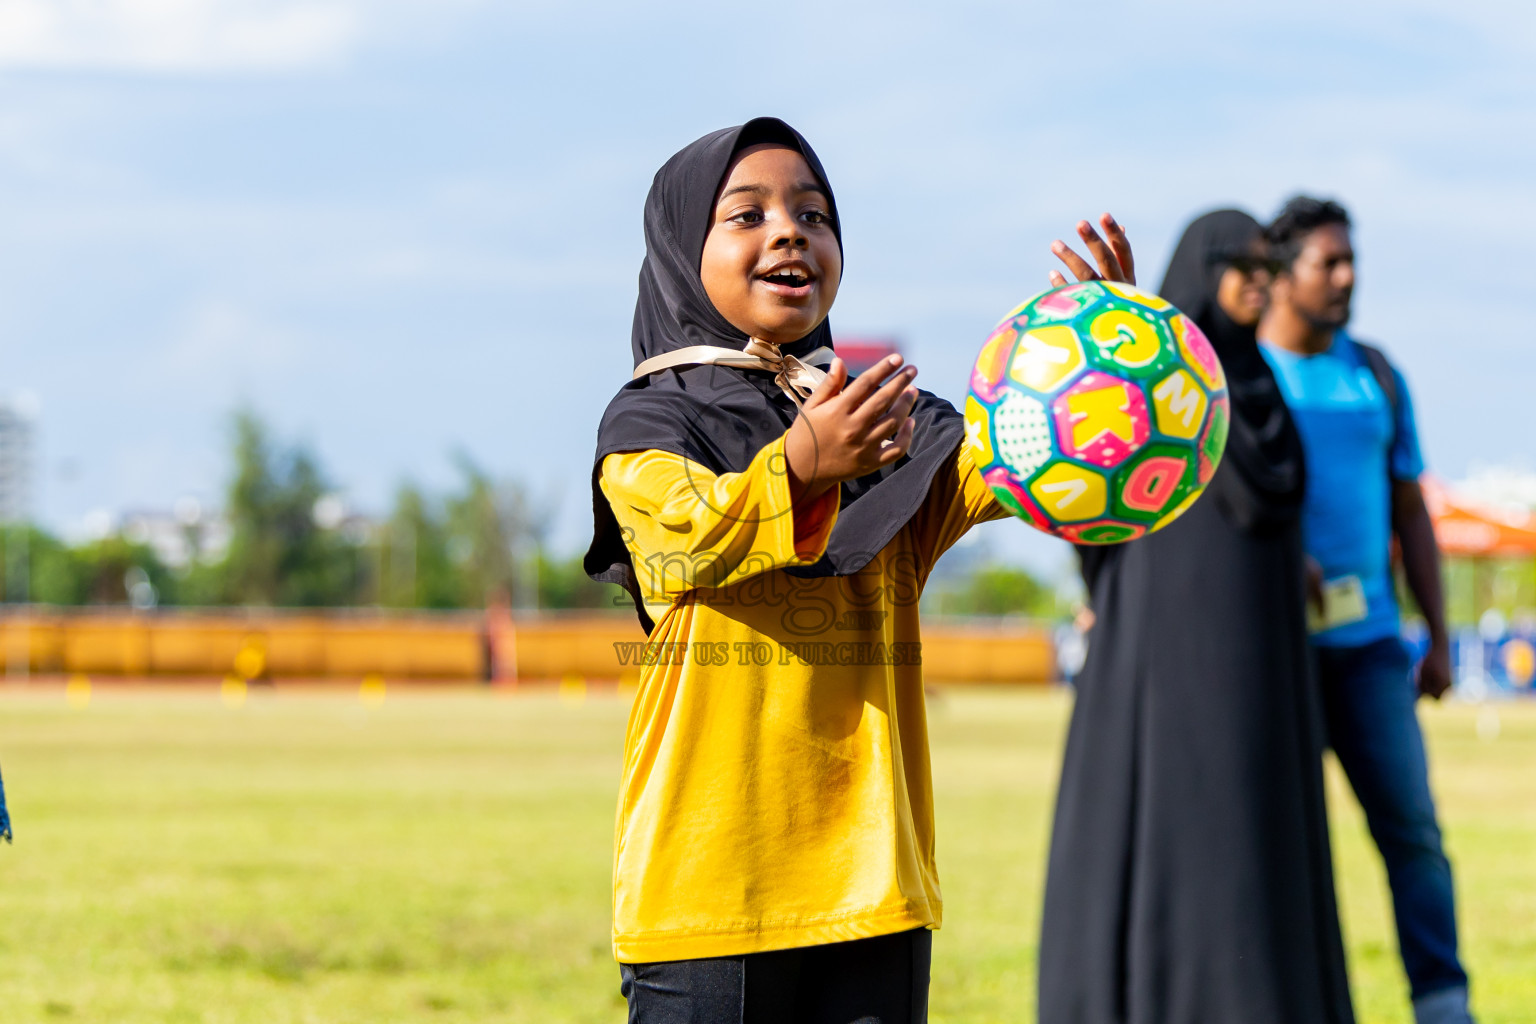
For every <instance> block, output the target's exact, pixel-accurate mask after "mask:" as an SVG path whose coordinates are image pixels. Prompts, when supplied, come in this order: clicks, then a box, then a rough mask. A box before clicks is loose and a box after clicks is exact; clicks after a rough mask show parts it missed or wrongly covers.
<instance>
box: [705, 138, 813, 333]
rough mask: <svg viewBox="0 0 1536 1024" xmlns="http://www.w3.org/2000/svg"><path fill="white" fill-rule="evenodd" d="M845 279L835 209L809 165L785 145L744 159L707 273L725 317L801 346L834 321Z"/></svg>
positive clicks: (723, 190)
mask: <svg viewBox="0 0 1536 1024" xmlns="http://www.w3.org/2000/svg"><path fill="white" fill-rule="evenodd" d="M842 274H843V253H842V249H841V247H840V246H839V245H838V241H837V235H836V234H835V233H834V232H833V230H832V204H831V203H829V202H828V201H827V195H826V193H825V192H824V191H823V190H822V187H821V185H820V184H818V183H817V181H816V175H815V174H813V173H811V168H810V166H809V165H808V164H807V163H806V162H805V158H804V157H803V156H801V155H800V154H799V153H798V152H796V151H795V150H793V149H791V148H789V147H788V146H784V145H780V144H778V143H762V144H760V145H756V146H748V147H747V148H746V149H743V150H742V151H741V152H740V153H738V154H737V155H736V158H735V159H734V160H733V161H732V162H731V167H730V170H728V171H727V172H726V175H725V183H724V184H722V185H721V186H720V194H719V196H718V197H716V199H715V214H714V219H713V221H712V222H711V225H710V229H709V234H708V235H707V236H706V237H705V239H704V256H703V259H702V260H701V262H700V265H699V277H700V278H702V279H703V282H704V291H705V292H706V293H707V294H708V295H709V299H710V301H711V302H713V303H714V304H715V308H716V309H718V310H719V311H720V315H721V316H723V317H725V318H726V319H727V320H729V321H730V322H731V324H732V325H733V326H735V327H736V328H737V329H738V330H740V331H742V332H743V333H744V334H746V335H747V336H748V337H751V338H757V339H758V340H760V341H766V342H768V343H769V344H773V345H787V344H789V343H790V342H793V341H799V340H800V339H801V338H803V337H805V336H806V335H807V334H809V333H811V331H813V330H815V328H816V326H817V325H818V324H820V323H821V322H822V321H823V320H825V319H826V318H827V311H828V310H830V309H831V308H832V300H833V299H835V298H837V285H838V282H839V280H840V279H841V278H842Z"/></svg>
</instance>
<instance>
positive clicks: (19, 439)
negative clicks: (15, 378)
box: [0, 401, 33, 523]
mask: <svg viewBox="0 0 1536 1024" xmlns="http://www.w3.org/2000/svg"><path fill="white" fill-rule="evenodd" d="M32 419H33V417H32V413H31V411H30V410H29V409H27V408H26V407H25V405H24V404H23V403H21V402H12V401H0V522H5V523H18V522H25V521H26V520H28V519H30V518H31V514H32Z"/></svg>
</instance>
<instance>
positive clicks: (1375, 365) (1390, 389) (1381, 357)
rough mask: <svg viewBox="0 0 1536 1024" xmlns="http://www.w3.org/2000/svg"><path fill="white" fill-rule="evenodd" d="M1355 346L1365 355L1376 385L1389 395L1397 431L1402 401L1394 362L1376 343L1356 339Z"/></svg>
mask: <svg viewBox="0 0 1536 1024" xmlns="http://www.w3.org/2000/svg"><path fill="white" fill-rule="evenodd" d="M1351 340H1353V339H1351ZM1355 346H1356V347H1357V348H1359V349H1360V354H1361V355H1363V356H1365V365H1367V366H1369V367H1370V368H1371V376H1373V377H1375V378H1376V386H1377V387H1379V388H1381V393H1382V394H1383V395H1386V396H1387V405H1388V406H1390V407H1391V409H1392V424H1393V431H1394V433H1395V432H1396V426H1397V413H1398V408H1397V407H1398V405H1399V404H1400V403H1401V401H1402V398H1401V396H1399V395H1398V393H1397V373H1396V371H1394V370H1393V369H1392V364H1391V363H1390V362H1388V361H1387V354H1386V353H1385V352H1383V351H1382V350H1381V349H1379V348H1377V347H1376V346H1375V345H1367V344H1366V343H1365V342H1363V341H1356V342H1355Z"/></svg>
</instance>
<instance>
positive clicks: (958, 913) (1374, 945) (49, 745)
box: [0, 687, 1536, 1024]
mask: <svg viewBox="0 0 1536 1024" xmlns="http://www.w3.org/2000/svg"><path fill="white" fill-rule="evenodd" d="M1068 701H1069V698H1068V697H1067V696H1066V695H1065V694H1063V693H1060V692H1050V693H1047V692H1040V691H1034V692H1001V691H986V692H983V691H959V690H957V691H948V692H945V693H942V694H940V695H938V696H937V697H935V698H934V700H933V713H932V718H933V722H932V730H933V747H934V758H933V759H934V771H935V775H936V784H937V787H938V801H939V804H938V808H939V836H940V865H941V869H942V872H943V877H944V886H945V904H946V906H945V913H946V917H947V924H946V926H945V928H944V929H943V931H942V932H940V933H939V935H938V937H937V938H936V941H935V945H934V959H935V962H934V974H933V996H932V1013H933V1019H934V1020H935V1021H941V1022H961V1021H977V1022H979V1021H1010V1022H1012V1021H1019V1020H1028V1019H1032V1009H1031V1008H1032V1006H1033V989H1034V967H1033V962H1034V945H1035V929H1036V925H1037V920H1038V916H1037V915H1038V907H1039V897H1040V887H1041V881H1042V858H1043V853H1044V848H1045V842H1046V824H1047V821H1048V815H1049V808H1050V802H1051V797H1052V791H1053V787H1054V784H1055V776H1056V771H1057V759H1058V756H1059V748H1060V743H1061V739H1062V733H1063V727H1064V723H1065V718H1066V713H1067V709H1068ZM627 708H628V703H627V701H626V700H625V699H624V698H622V697H619V696H616V695H612V694H609V695H594V696H592V697H590V698H588V699H585V700H579V701H578V700H575V699H572V695H567V699H561V698H560V697H559V696H557V695H556V694H555V693H553V692H546V693H544V694H535V695H519V696H506V695H499V694H492V693H488V692H479V691H477V692H455V693H439V694H422V693H416V694H397V693H393V692H392V693H391V694H390V695H389V698H388V699H387V700H386V701H385V702H384V703H383V704H382V705H381V706H378V707H375V708H368V707H365V706H364V705H363V704H362V703H360V702H359V699H358V696H357V694H356V693H351V692H347V693H343V692H341V691H336V690H333V691H318V692H307V693H306V692H293V691H287V692H279V693H276V694H272V693H253V694H252V695H251V697H250V699H249V700H248V701H247V702H246V703H245V704H244V706H243V707H239V708H229V707H226V706H225V705H224V704H223V703H222V702H221V699H220V697H219V694H218V693H217V691H214V690H190V689H188V690H181V691H166V690H159V691H144V690H113V689H111V688H106V687H98V688H97V691H96V693H95V695H94V697H93V699H92V700H91V702H90V704H89V706H88V707H85V708H81V709H76V708H72V707H71V706H70V705H69V704H68V703H67V702H66V700H65V695H64V691H63V689H62V688H42V687H34V688H30V689H23V690H15V689H12V690H5V689H0V767H3V770H4V775H5V783H6V789H7V793H8V795H9V797H10V801H11V805H12V807H11V809H12V812H13V815H14V817H15V819H16V828H17V841H16V844H15V845H14V846H11V847H5V846H0V1017H3V1019H4V1020H5V1021H7V1022H15V1024H21V1022H29V1021H46V1022H51V1024H57V1022H61V1021H93V1022H94V1021H101V1022H107V1024H150V1022H154V1024H164V1022H194V1021H200V1022H209V1024H214V1022H229V1024H247V1022H249V1024H257V1022H260V1024H285V1022H313V1024H343V1022H366V1024H381V1022H388V1021H433V1022H436V1021H441V1022H471V1021H477V1022H478V1021H518V1022H524V1021H526V1022H540V1024H543V1022H557V1021H593V1022H597V1021H601V1022H607V1024H618V1022H620V1021H622V1020H623V1016H624V1015H623V1005H622V1002H621V1001H620V999H619V996H618V972H617V970H616V968H615V967H614V965H613V963H612V960H611V957H610V954H609V950H608V907H609V847H610V843H611V839H612V820H613V819H612V815H613V799H614V791H615V787H616V783H617V777H618V772H619V747H620V742H621V737H622V733H623V726H624V718H625V715H626V712H627ZM1424 718H1425V721H1426V724H1427V726H1428V730H1429V733H1430V742H1431V753H1432V757H1433V759H1434V768H1435V781H1436V786H1437V789H1438V793H1439V796H1440V801H1441V810H1442V817H1443V824H1444V825H1445V827H1446V831H1447V836H1448V842H1449V846H1450V851H1451V855H1452V857H1453V859H1454V860H1455V863H1456V867H1457V870H1458V882H1459V884H1460V893H1461V899H1462V904H1461V907H1462V930H1463V937H1464V945H1465V952H1466V955H1467V959H1468V961H1469V964H1470V966H1471V968H1472V970H1473V972H1474V986H1475V1001H1476V1008H1477V1010H1478V1011H1479V1013H1480V1019H1481V1021H1482V1022H1483V1024H1514V1022H1525V1021H1533V1020H1536V705H1533V704H1525V705H1520V706H1501V707H1499V708H1498V709H1497V710H1494V709H1492V708H1483V709H1479V708H1476V707H1467V706H1448V707H1434V708H1429V709H1426V711H1425V713H1424ZM1495 727H1497V735H1494V733H1495ZM1330 797H1331V800H1332V808H1333V811H1334V819H1333V820H1334V825H1335V832H1336V846H1335V850H1336V856H1337V858H1338V870H1339V884H1340V890H1341V894H1342V902H1343V907H1344V913H1345V933H1346V938H1347V940H1348V943H1349V948H1350V956H1351V966H1352V969H1353V977H1354V984H1355V1001H1356V1007H1357V1010H1358V1012H1359V1016H1360V1019H1361V1021H1362V1022H1364V1024H1386V1022H1406V1021H1408V1020H1409V1019H1410V1015H1409V1013H1408V1009H1407V1002H1406V996H1405V994H1404V983H1403V981H1402V977H1401V972H1400V969H1399V967H1398V965H1397V959H1396V952H1395V948H1396V947H1395V942H1394V940H1393V938H1392V933H1391V926H1390V921H1391V918H1390V908H1389V904H1388V902H1387V899H1386V894H1385V883H1384V880H1383V876H1382V872H1381V869H1380V866H1379V862H1378V861H1377V860H1376V858H1375V854H1374V850H1373V849H1372V848H1371V847H1370V846H1369V842H1368V840H1367V839H1366V837H1365V836H1364V829H1363V825H1362V823H1361V819H1360V816H1359V814H1358V812H1357V811H1356V809H1355V807H1354V804H1353V801H1352V799H1351V798H1350V797H1349V796H1348V794H1347V793H1346V791H1345V790H1344V788H1343V786H1342V785H1341V784H1340V779H1339V778H1338V776H1337V773H1335V774H1334V777H1333V778H1332V780H1331V792H1330Z"/></svg>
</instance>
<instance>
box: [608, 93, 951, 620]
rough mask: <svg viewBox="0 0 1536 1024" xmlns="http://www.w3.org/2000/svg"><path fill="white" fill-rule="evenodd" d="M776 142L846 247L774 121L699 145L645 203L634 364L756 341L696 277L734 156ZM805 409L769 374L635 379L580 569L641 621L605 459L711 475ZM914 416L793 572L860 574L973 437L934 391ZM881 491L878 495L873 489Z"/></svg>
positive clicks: (688, 371) (787, 134) (813, 162)
mask: <svg viewBox="0 0 1536 1024" xmlns="http://www.w3.org/2000/svg"><path fill="white" fill-rule="evenodd" d="M762 142H775V143H779V144H782V145H786V146H789V147H790V148H792V149H795V150H798V151H799V152H800V154H801V155H802V156H803V157H805V162H806V163H807V164H809V165H810V168H811V171H812V173H814V174H815V175H816V178H817V181H818V183H819V184H820V185H821V187H822V188H823V189H824V190H825V191H826V194H827V202H828V204H829V205H830V206H831V213H832V225H833V231H834V232H835V233H836V234H837V238H838V242H839V244H841V242H842V233H841V227H840V225H839V221H838V217H837V204H836V201H835V200H834V199H833V197H832V187H831V185H830V184H829V183H828V181H827V175H826V172H825V171H824V170H822V166H821V161H820V160H818V159H816V154H815V152H814V151H813V150H812V149H811V147H810V144H809V143H807V142H806V141H805V139H803V138H801V136H800V133H799V132H797V131H795V130H794V129H793V128H791V127H790V126H789V125H787V124H785V123H784V122H783V121H780V120H779V119H777V118H772V117H760V118H756V119H754V120H752V121H748V122H747V123H746V124H744V125H740V126H738V127H735V128H726V129H723V130H721V131H717V132H714V133H712V134H710V135H706V136H704V137H703V138H702V139H699V140H698V141H696V142H694V143H693V144H691V145H689V146H687V147H686V148H684V149H683V150H682V151H680V152H679V153H677V154H676V155H675V156H673V157H672V159H670V160H668V161H667V162H666V163H665V164H663V165H662V168H661V170H659V171H657V172H656V178H655V180H654V181H653V182H652V183H651V191H650V194H649V195H648V196H646V200H645V261H644V262H643V263H642V264H641V265H640V295H639V298H638V299H637V300H636V302H635V322H634V328H633V331H632V333H631V336H630V344H631V347H632V348H633V353H634V360H635V365H636V366H638V365H640V363H641V362H642V361H644V360H646V359H648V358H650V357H651V356H655V355H658V354H660V353H662V352H670V351H672V350H674V349H679V348H684V347H686V346H689V345H718V346H721V347H725V348H734V349H741V348H744V347H745V346H746V343H747V337H746V335H744V334H743V333H742V332H741V331H739V330H737V329H736V328H735V327H733V326H732V325H731V324H730V322H729V321H727V320H726V319H725V317H723V316H721V315H720V312H719V311H718V310H717V309H715V306H714V304H713V303H712V302H710V300H709V296H708V295H707V294H706V293H705V291H704V283H703V281H702V280H701V279H700V277H699V263H700V260H701V259H702V258H703V254H704V238H705V236H706V235H708V234H709V228H710V224H711V222H712V220H713V218H714V208H715V194H716V193H717V192H718V191H719V190H720V185H721V182H722V181H724V179H725V173H726V171H727V170H728V169H729V167H730V163H731V159H732V158H733V157H734V156H735V155H736V154H737V153H738V152H740V151H741V150H743V149H745V148H746V147H748V146H752V145H756V144H758V143H762ZM831 345H832V329H831V327H830V326H829V325H828V323H827V322H826V321H823V322H822V323H821V324H820V325H818V326H817V327H816V329H815V330H813V331H812V332H811V333H810V334H808V335H806V336H805V337H804V338H802V339H800V340H799V341H797V342H794V343H793V344H790V345H784V346H782V347H781V351H782V352H784V353H786V354H789V355H795V356H802V355H806V354H809V353H810V352H812V351H813V350H815V349H817V348H821V347H823V346H826V347H831ZM795 415H796V407H795V405H794V403H793V402H792V401H791V400H790V398H789V397H788V396H787V395H785V394H784V393H783V391H781V390H780V389H779V387H778V385H777V384H775V383H774V381H773V378H772V376H771V375H770V374H768V373H766V372H763V371H759V370H743V369H737V368H733V367H726V366H713V365H705V366H686V367H680V368H676V369H670V370H663V371H661V372H659V373H653V374H651V375H649V376H647V377H644V378H641V379H640V380H632V381H630V382H629V383H628V384H626V385H624V387H623V388H622V389H621V390H620V391H619V393H618V394H617V395H616V396H615V397H614V399H613V401H611V402H609V403H608V408H607V410H606V411H605V412H604V413H603V419H602V422H601V424H600V425H599V426H598V428H597V454H596V457H595V459H594V461H593V464H592V520H593V528H592V534H593V536H592V546H591V548H589V549H588V551H587V555H586V559H585V562H584V567H585V568H586V571H587V574H588V575H589V576H591V577H592V578H593V579H594V580H598V581H600V582H604V583H617V584H619V585H621V586H622V587H624V589H625V590H627V591H629V594H630V596H631V597H632V598H634V602H635V611H636V612H637V613H638V614H639V616H640V624H641V625H642V626H644V627H645V630H646V632H647V633H649V632H650V631H651V629H652V627H653V626H654V623H652V622H651V620H650V617H649V616H647V615H646V613H645V606H644V604H643V603H642V600H641V592H640V588H639V585H638V583H637V581H636V579H635V570H634V566H633V564H632V563H631V561H630V556H629V550H628V549H627V548H626V547H625V546H624V540H623V536H622V534H621V532H620V529H619V524H618V522H617V521H616V520H615V519H614V517H613V510H612V509H611V508H609V506H608V501H607V499H606V498H605V497H604V496H603V493H602V490H601V489H600V488H599V487H598V479H599V476H600V474H601V472H602V465H603V459H604V457H606V456H608V455H611V454H613V453H615V452H632V451H644V450H647V449H660V450H661V451H667V452H671V453H673V454H674V455H681V456H682V457H684V458H686V459H690V460H692V461H693V462H696V463H698V464H700V465H702V466H704V467H705V468H706V469H709V470H711V471H712V472H715V473H737V472H741V471H742V470H744V469H746V468H747V466H748V465H749V464H750V463H751V462H752V459H753V457H754V456H756V455H757V453H758V452H759V451H761V450H762V448H763V447H764V446H765V445H767V444H769V443H770V442H772V441H774V440H775V439H777V438H778V437H779V436H780V435H782V434H783V433H784V432H785V431H786V430H788V429H789V427H790V424H792V423H793V422H794V419H795ZM912 415H913V417H914V418H915V419H916V420H917V424H916V426H917V429H916V430H915V431H914V433H913V438H912V445H911V447H910V448H909V449H908V450H907V454H906V455H904V456H903V457H902V458H900V459H898V460H897V461H896V462H894V463H892V464H891V465H889V466H886V467H885V468H884V469H882V470H880V471H879V472H877V473H872V474H870V475H869V476H864V477H860V478H858V479H857V480H849V481H846V482H844V484H843V485H842V491H841V495H840V504H839V508H840V511H839V512H838V519H837V523H836V525H835V526H834V527H833V529H832V536H831V539H830V540H829V541H828V543H827V550H826V554H825V555H823V556H822V558H821V559H820V560H819V561H817V562H816V563H815V564H813V565H808V566H802V567H797V568H794V569H789V570H787V571H788V572H791V573H793V574H795V575H797V576H812V577H815V576H848V575H852V574H854V573H857V572H859V571H860V570H862V569H863V568H864V567H865V566H866V565H867V564H868V563H869V561H870V559H871V558H873V557H874V556H875V555H876V554H877V553H878V552H879V551H880V549H881V548H883V547H885V545H886V544H888V543H889V542H890V540H891V538H892V537H894V536H895V535H896V532H897V531H898V530H900V529H901V527H902V526H903V525H904V524H905V523H906V522H907V520H908V519H909V518H911V516H912V514H913V513H914V512H916V511H917V508H918V506H919V505H920V504H922V501H923V498H924V497H925V496H926V495H927V493H928V488H929V485H930V484H931V483H932V481H933V477H934V474H935V473H937V472H938V471H939V469H940V467H942V466H943V465H944V464H945V462H946V461H947V460H948V459H949V458H951V457H952V456H953V455H954V452H955V450H956V449H957V448H958V447H959V445H960V440H961V438H962V437H963V436H964V432H965V430H964V426H963V422H962V420H961V417H960V414H959V413H958V412H956V411H955V409H954V407H953V406H952V405H950V404H949V403H948V402H946V401H944V400H943V399H941V398H938V397H936V396H935V395H932V394H930V393H928V392H926V391H923V392H920V393H919V395H918V401H917V405H916V406H915V407H914V408H913V410H912ZM877 490H878V493H877Z"/></svg>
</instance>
